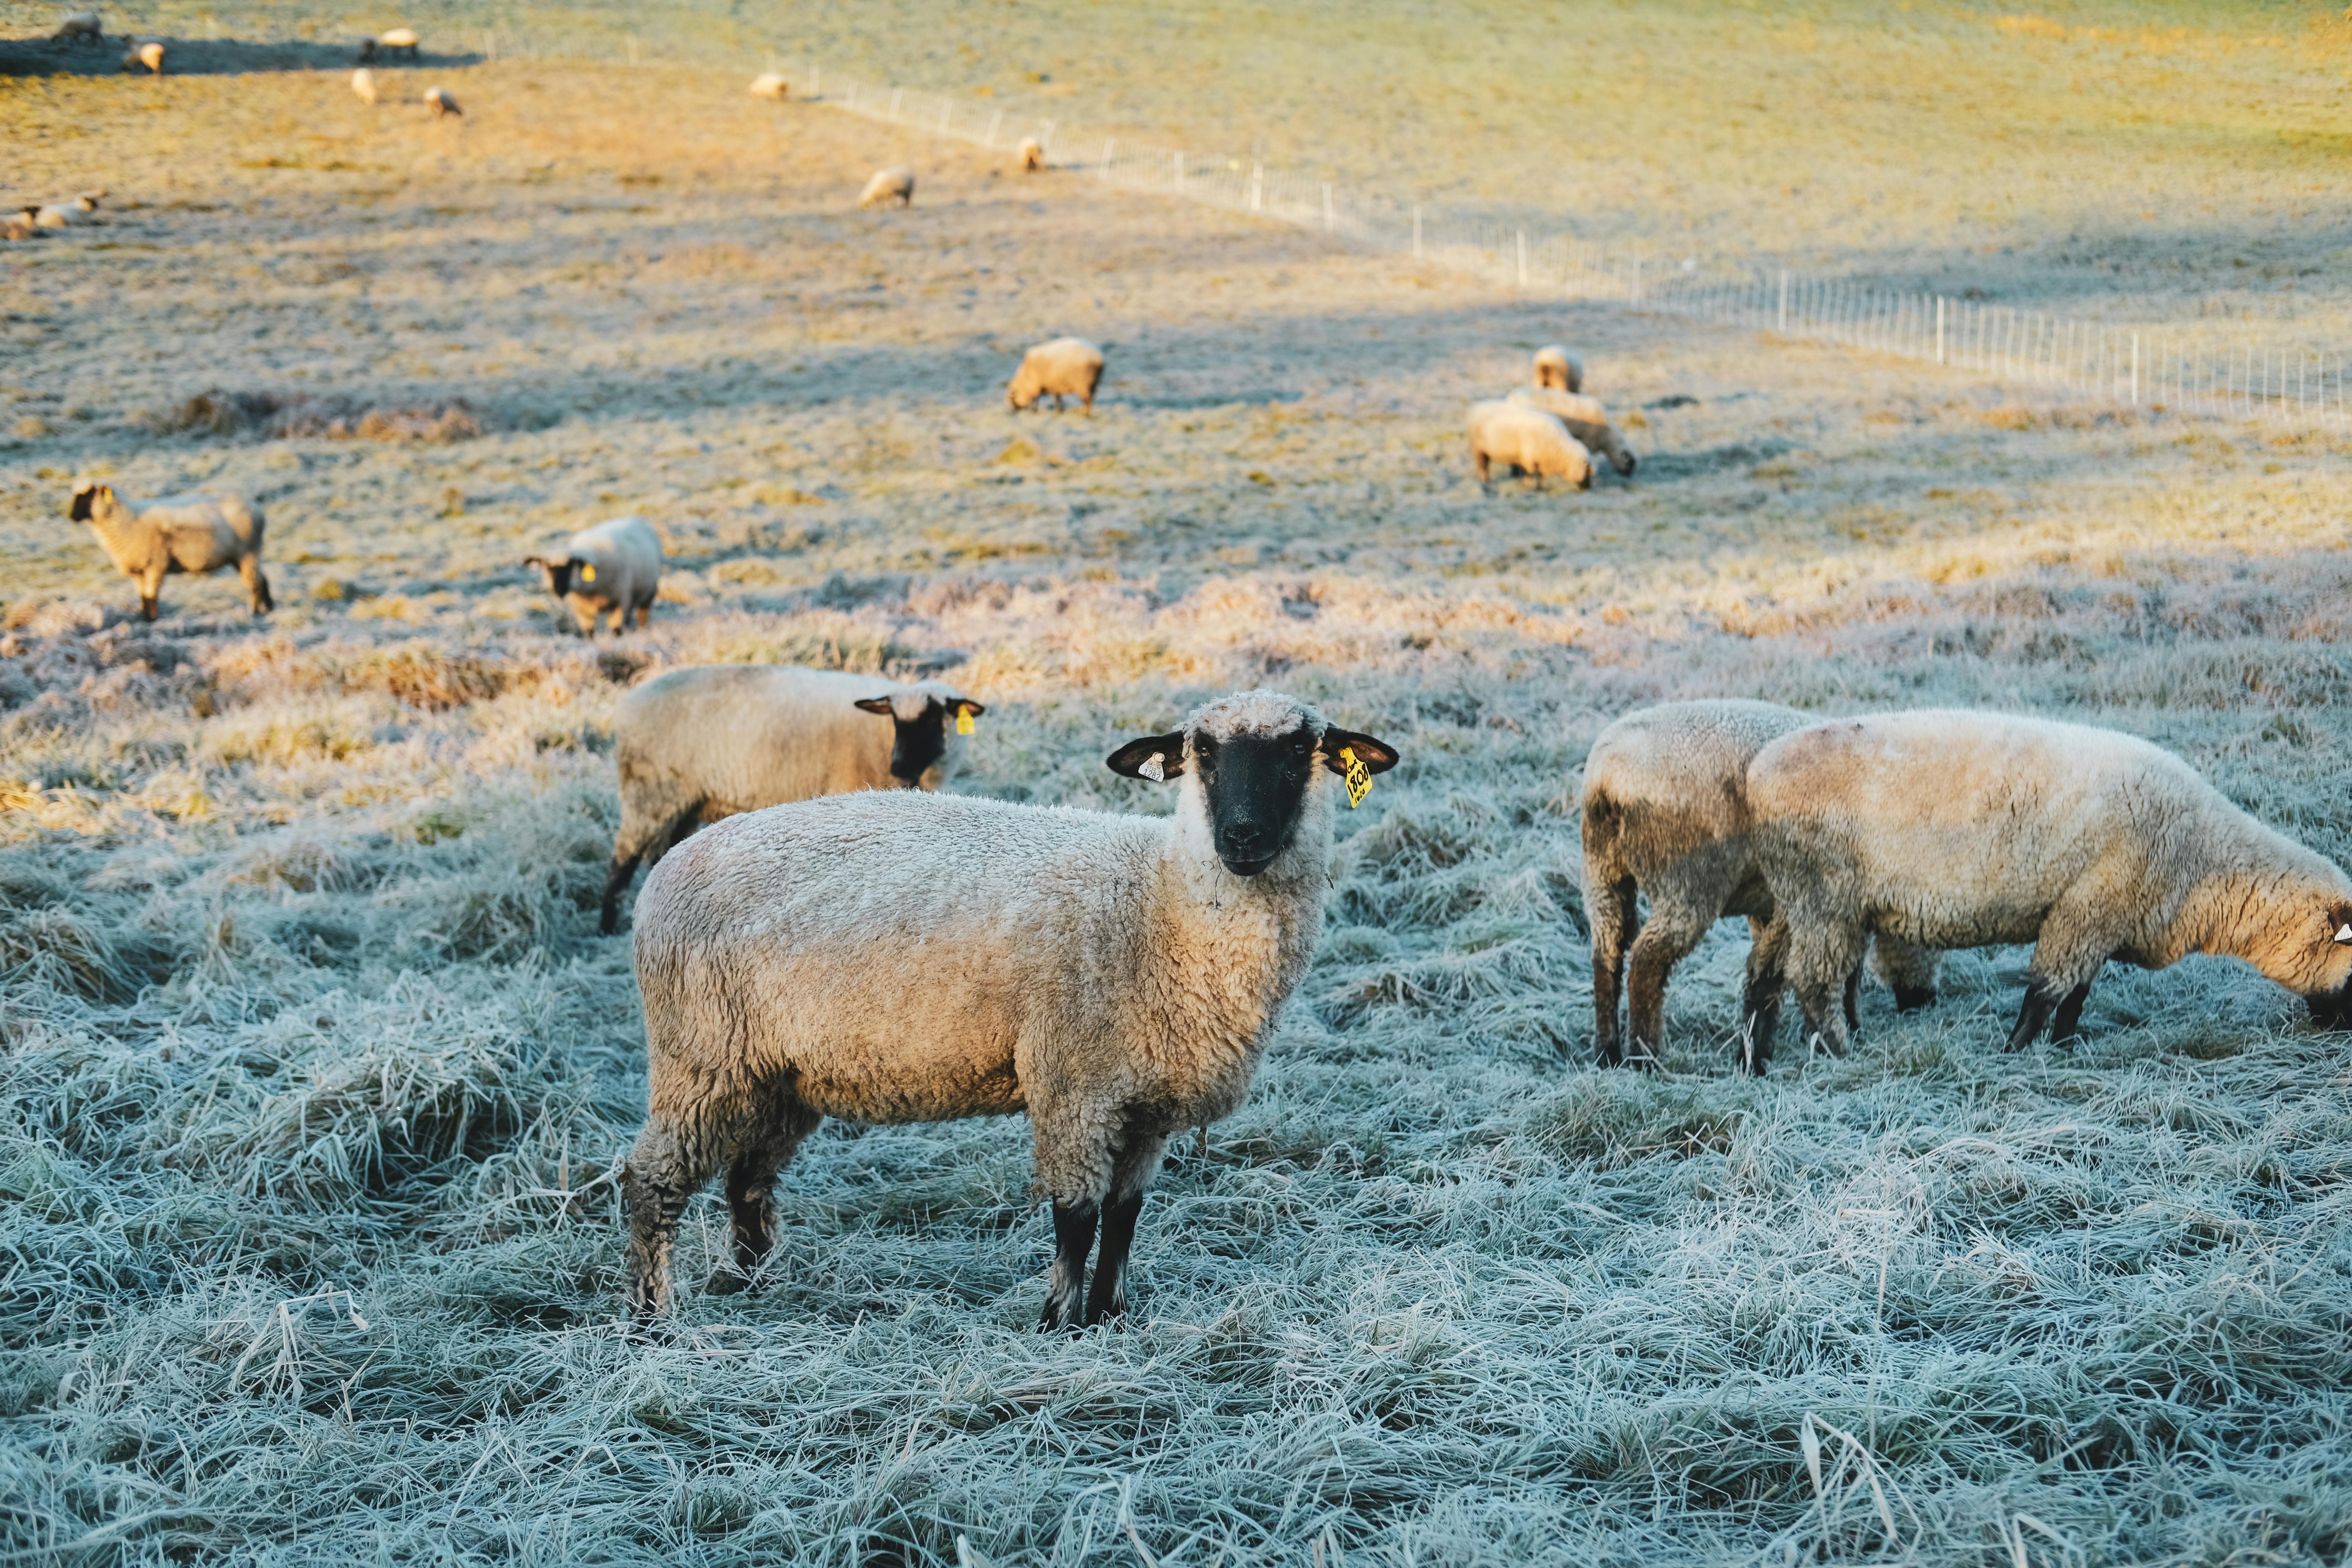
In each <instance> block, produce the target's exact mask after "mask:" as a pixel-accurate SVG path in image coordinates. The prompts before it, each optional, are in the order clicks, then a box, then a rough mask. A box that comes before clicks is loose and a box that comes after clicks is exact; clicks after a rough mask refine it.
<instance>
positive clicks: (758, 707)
mask: <svg viewBox="0 0 2352 1568" xmlns="http://www.w3.org/2000/svg"><path fill="white" fill-rule="evenodd" d="M987 711H988V710H987V709H985V708H983V707H982V706H981V705H980V704H979V703H977V702H975V701H973V700H971V698H969V697H967V696H965V695H964V694H963V693H962V692H961V691H957V690H955V689H952V688H950V687H948V686H944V685H942V684H940V682H939V681H936V680H923V681H917V682H916V683H915V684H913V685H911V686H902V685H899V684H898V683H897V682H896V681H891V680H886V679H883V678H882V677H880V676H877V675H851V674H847V673H845V672H844V671H841V670H835V669H800V668H791V667H787V666H768V665H749V664H730V665H714V666H708V667H704V668H689V669H674V670H671V671H670V672H669V673H667V675H663V676H660V677H657V678H656V679H652V680H648V681H646V683H645V684H644V685H642V686H640V687H637V688H636V689H634V690H632V691H631V692H630V693H629V694H628V695H627V696H626V697H624V698H623V699H621V706H620V711H619V713H618V715H617V716H616V717H615V719H614V726H613V728H614V736H615V739H616V742H617V748H616V749H617V750H618V752H619V756H620V769H621V830H620V832H619V833H618V834H616V835H615V836H614V839H613V866H612V871H611V873H610V874H609V875H608V876H607V877H606V878H605V880H604V921H603V928H604V934H605V935H606V936H610V935H612V934H613V932H614V931H617V930H618V929H619V928H620V909H621V895H622V894H623V893H624V892H626V891H627V890H628V886H629V879H630V878H631V877H633V876H635V874H636V869H637V862H638V861H639V860H641V859H642V860H644V861H645V862H646V866H647V868H648V869H650V868H652V867H655V866H658V865H660V864H661V859H662V857H663V856H664V855H665V854H667V852H668V851H669V849H670V847H672V846H673V845H675V844H677V841H678V840H679V839H681V838H684V837H686V836H687V835H688V834H690V833H692V832H693V831H694V830H695V829H696V828H697V827H699V826H702V825H703V824H705V823H710V822H718V821H719V820H721V819H723V818H725V817H730V816H737V815H738V814H740V813H742V812H746V811H757V810H759V809H760V808H761V806H768V805H782V804H783V803H784V802H786V801H793V800H807V799H810V798H812V797H813V796H816V795H844V794H847V793H848V792H849V791H852V790H861V789H927V790H935V789H938V788H939V787H940V784H943V783H945V782H946V780H947V777H948V775H949V774H950V773H952V772H953V771H954V763H955V758H954V752H956V750H957V745H958V737H959V736H960V735H964V734H969V733H971V721H973V720H974V719H976V718H978V717H979V716H980V715H982V713H985V712H987ZM869 715H870V716H871V717H869ZM877 718H882V719H887V720H889V721H890V722H889V723H888V724H887V725H885V724H880V723H877V722H876V721H875V720H876V719H877Z"/></svg>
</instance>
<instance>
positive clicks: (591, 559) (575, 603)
mask: <svg viewBox="0 0 2352 1568" xmlns="http://www.w3.org/2000/svg"><path fill="white" fill-rule="evenodd" d="M523 564H524V565H526V566H536V567H538V568H539V569H540V570H541V571H542V572H544V573H546V574H547V591H548V592H549V593H551V594H552V595H555V596H556V597H557V598H559V599H561V600H562V601H563V602H564V603H565V604H566V605H570V606H571V607H572V616H573V618H574V619H575V620H577V621H578V622H579V623H580V635H581V636H582V637H594V636H595V635H596V622H597V620H598V618H599V617H600V616H602V615H603V614H604V612H605V611H607V610H610V611H611V612H612V614H613V635H614V637H619V636H620V635H621V630H622V627H623V626H625V624H626V623H627V621H628V618H629V612H630V611H631V610H635V611H636V613H637V629H638V630H640V631H642V630H644V629H645V626H646V622H647V621H648V620H650V619H651V618H652V617H653V606H654V595H655V594H656V592H657V591H659V589H660V587H661V569H662V547H661V535H659V534H657V533H656V532H655V531H654V530H653V525H652V524H651V523H649V522H647V521H646V520H645V519H644V518H641V517H616V518H614V519H613V520H612V521H609V522H600V523H598V524H597V525H596V526H595V527H593V528H583V529H582V530H581V531H579V532H577V533H575V534H573V535H572V542H571V543H569V544H567V545H565V546H564V547H563V553H562V555H558V556H545V555H527V556H525V557H523Z"/></svg>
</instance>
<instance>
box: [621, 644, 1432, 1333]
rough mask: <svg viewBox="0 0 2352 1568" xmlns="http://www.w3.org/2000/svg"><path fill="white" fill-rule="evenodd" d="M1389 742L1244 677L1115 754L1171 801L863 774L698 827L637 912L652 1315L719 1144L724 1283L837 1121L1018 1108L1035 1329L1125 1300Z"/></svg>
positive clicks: (1295, 966)
mask: <svg viewBox="0 0 2352 1568" xmlns="http://www.w3.org/2000/svg"><path fill="white" fill-rule="evenodd" d="M1349 758H1351V759H1352V763H1350V762H1349V761H1348V760H1346V759H1349ZM1395 763H1396V752H1394V751H1392V750H1391V748H1390V747H1388V746H1387V745H1385V744H1384V743H1382V742H1379V741H1376V740H1374V739H1372V738H1371V737H1370V736H1369V735H1360V734H1354V733H1351V732H1349V731H1345V730H1340V729H1337V728H1335V727H1333V726H1332V725H1331V724H1330V723H1329V722H1328V721H1326V720H1325V719H1324V718H1323V716H1322V715H1321V714H1320V713H1318V712H1317V711H1316V710H1314V709H1313V708H1311V707H1309V706H1307V704H1306V703H1303V702H1300V701H1298V700H1296V699H1294V698H1289V697H1285V696H1282V695H1280V694H1278V693H1276V692H1271V691H1252V692H1244V693H1242V694H1240V695H1238V696H1234V697H1226V698H1223V699H1221V700H1217V701H1214V702H1211V703H1208V704H1205V705H1204V706H1202V707H1201V708H1199V709H1196V710H1194V711H1193V712H1192V715H1191V717H1190V718H1188V719H1187V720H1186V721H1184V724H1183V726H1182V728H1181V729H1179V730H1176V731H1172V732H1171V733H1168V734H1164V735H1153V736H1149V737H1147V738H1145V739H1143V740H1139V741H1134V742H1129V743H1128V744H1127V745H1124V746H1121V747H1120V748H1119V749H1118V751H1116V752H1112V753H1111V755H1110V757H1109V758H1108V764H1109V766H1110V768H1111V769H1112V771H1114V772H1116V773H1122V774H1125V775H1126V776H1128V777H1130V778H1147V779H1150V780H1152V781H1154V782H1155V783H1157V782H1165V781H1173V782H1174V783H1175V784H1176V788H1177V797H1176V810H1175V814H1174V815H1173V816H1164V817H1151V816H1112V815H1108V814H1105V813H1097V812H1088V811H1073V810H1070V809H1067V808H1065V807H1047V806H1033V805H1013V804H1010V803H1008V802H1004V801H995V800H981V799H973V798H968V797H964V796H957V795H919V794H912V793H908V792H902V791H894V792H888V793H870V792H869V793H866V794H860V795H832V796H828V797H826V798H824V799H822V800H812V801H803V802H800V803H799V804H797V805H779V806H774V807H772V808H770V809H769V810H766V811H761V812H754V813H751V815H749V816H738V817H734V818H732V819H730V820H729V821H726V822H722V823H720V824H719V825H718V826H715V827H713V828H711V829H709V831H708V832H705V833H702V834H699V835H698V836H697V837H694V838H693V839H692V840H690V841H689V842H688V843H687V844H684V845H682V846H680V847H679V848H678V849H677V851H676V852H675V853H673V854H672V855H670V856H669V858H667V859H666V860H664V861H663V862H662V864H661V866H660V868H658V869H656V871H655V872H654V873H653V875H652V876H651V877H649V878H647V879H646V889H645V893H644V896H643V898H642V899H641V900H639V903H638V906H637V936H636V961H637V983H638V984H639V986H640V988H641V989H642V990H643V992H644V994H645V1010H646V1052H647V1057H646V1059H647V1067H648V1080H649V1081H648V1090H649V1092H648V1096H647V1098H648V1112H647V1116H646V1127H645V1131H643V1132H642V1133H640V1134H639V1135H638V1138H637V1142H636V1146H635V1149H634V1150H632V1151H631V1152H630V1154H629V1159H628V1163H627V1165H626V1167H625V1173H624V1177H623V1183H624V1189H625V1197H626V1203H627V1207H628V1212H629V1248H628V1270H629V1279H630V1299H631V1304H632V1306H633V1308H634V1310H635V1312H636V1314H637V1315H638V1316H639V1317H641V1318H642V1317H647V1316H650V1315H652V1314H654V1313H656V1312H659V1311H662V1310H666V1309H667V1306H668V1305H669V1300H670V1279H669V1276H670V1256H671V1248H672V1243H673V1241H674V1239H675V1237H676V1236H677V1223H678V1215H679V1214H680V1212H681V1211H682V1210H683V1209H684V1208H685V1206H686V1202H687V1199H688V1197H689V1196H691V1195H692V1194H693V1193H694V1192H695V1191H696V1189H698V1188H699V1187H700V1186H701V1185H702V1184H703V1183H704V1182H706V1181H708V1180H709V1177H710V1175H711V1173H713V1172H715V1171H717V1170H718V1169H719V1168H720V1167H721V1166H724V1167H726V1170H727V1200H728V1205H729V1208H730V1210H731V1212H732V1217H733V1222H734V1226H733V1227H734V1259H733V1265H734V1266H733V1268H732V1269H730V1270H728V1271H725V1272H723V1273H721V1274H720V1275H719V1276H718V1277H717V1278H715V1279H713V1281H712V1285H711V1288H712V1289H714V1290H722V1291H723V1290H731V1289H741V1288H742V1286H743V1285H744V1283H745V1282H746V1281H747V1280H748V1279H749V1278H750V1277H751V1274H752V1273H753V1272H754V1271H755V1270H756V1269H757V1268H759V1266H760V1263H761V1258H764V1257H765V1256H766V1254H767V1252H768V1249H769V1246H770V1242H771V1235H772V1233H771V1215H770V1206H769V1194H770V1190H771V1188H772V1185H773V1184H774V1182H775V1178H776V1173H777V1172H779V1171H780V1170H782V1168H783V1167H784V1165H785V1164H786V1163H789V1162H790V1161H791V1159H792V1156H793V1151H794V1150H795V1149H797V1148H798V1147H799V1145H800V1143H801V1141H802V1140H803V1139H804V1138H806V1137H807V1136H808V1134H809V1133H810V1132H811V1131H813V1130H814V1128H815V1127H816V1125H817V1123H818V1121H821V1120H822V1119H823V1118H824V1117H826V1116H840V1117H845V1118H848V1119H851V1120H854V1121H868V1122H906V1121H945V1120H948V1119H950V1118H956V1117H965V1116H987V1115H1009V1114H1011V1113H1013V1112H1014V1111H1020V1110H1026V1111H1027V1112H1028V1114H1029V1120H1030V1123H1031V1128H1032V1131H1033V1134H1034V1148H1035V1155H1036V1175H1035V1190H1036V1191H1037V1192H1038V1193H1040V1194H1042V1195H1044V1196H1046V1197H1049V1198H1050V1199H1051V1200H1052V1201H1053V1205H1054V1240H1055V1258H1054V1269H1053V1275H1052V1279H1051V1282H1050V1283H1049V1285H1048V1286H1047V1289H1046V1296H1045V1312H1044V1314H1043V1318H1042V1320H1041V1324H1040V1326H1041V1327H1042V1328H1044V1329H1045V1330H1048V1331H1051V1330H1055V1329H1061V1328H1073V1327H1076V1326H1078V1325H1079V1324H1081V1323H1098V1322H1102V1321H1106V1320H1108V1319H1110V1318H1115V1317H1118V1316H1119V1315H1120V1314H1122V1313H1123V1312H1124V1311H1125V1310H1126V1307H1127V1259H1128V1252H1129V1247H1130V1246H1131V1245H1132V1244H1133V1241H1134V1238H1135V1226H1136V1218H1137V1215H1139V1212H1140V1211H1141V1209H1142V1206H1143V1194H1144V1191H1145V1189H1146V1188H1147V1187H1149V1186H1150V1184H1151V1181H1152V1178H1153V1177H1154V1176H1155V1175H1157V1174H1158V1173H1159V1170H1160V1151H1161V1150H1162V1149H1164V1148H1165V1147H1166V1146H1167V1142H1168V1140H1169V1139H1170V1137H1171V1136H1172V1135H1173V1134H1174V1133H1176V1132H1177V1131H1180V1130H1181V1129H1183V1128H1187V1127H1194V1126H1201V1125H1204V1124H1206V1123H1207V1122H1209V1121H1214V1120H1216V1119H1218V1118H1220V1117H1223V1116H1225V1115H1227V1114H1229V1113H1230V1112H1232V1111H1233V1110H1234V1109H1235V1108H1236V1107H1238V1106H1239V1105H1240V1104H1241V1103H1242V1101H1243V1099H1244V1097H1245V1096H1246V1095H1247V1093H1248V1091H1249V1085H1250V1079H1251V1077H1252V1075H1253V1074H1255V1071H1256V1069H1257V1064H1258V1060H1259V1058H1261V1057H1262V1056H1263V1055H1264V1053H1265V1045H1266V1041H1267V1039H1268V1038H1269V1037H1271V1036H1272V1034H1273V1033H1274V1026H1275V1023H1276V1017H1277V1016H1278V1015H1279V1013H1280V1011H1281V1008H1282V1005H1283V1003H1284V1001H1285V1000H1286V998H1287V997H1288V996H1289V994H1290V992H1291V990H1292V988H1293V987H1295V986H1296V985H1297V984H1298V981H1299V979H1300V977H1301V976H1302V975H1304V974H1305V973H1306V971H1307V963H1308V961H1309V959H1310V958H1312V956H1313V954H1314V951H1315V942H1316V937H1317V935H1318V932H1319V931H1320V930H1321V926H1322V920H1323V893H1324V889H1325V887H1326V886H1327V884H1328V881H1329V879H1330V864H1329V862H1330V853H1331V821H1332V813H1333V809H1334V802H1333V799H1332V796H1333V794H1334V792H1335V791H1338V790H1339V788H1340V787H1341V785H1340V783H1339V775H1341V774H1344V773H1353V774H1354V776H1355V777H1356V778H1357V779H1358V780H1360V782H1361V784H1363V785H1364V786H1365V787H1369V785H1370V778H1369V774H1370V773H1381V772H1385V771H1386V770H1387V769H1389V768H1390V767H1391V766H1393V765H1394V764H1395ZM1351 787H1352V786H1351ZM1098 1222H1099V1224H1100V1227H1101V1232H1102V1250H1101V1254H1100V1256H1099V1257H1098V1258H1097V1260H1096V1264H1095V1270H1094V1286H1093V1289H1092V1291H1091V1292H1090V1293H1089V1292H1088V1291H1087V1289H1086V1285H1087V1253H1088V1251H1089V1250H1091V1249H1092V1247H1093V1246H1094V1242H1095V1234H1096V1228H1097V1223H1098Z"/></svg>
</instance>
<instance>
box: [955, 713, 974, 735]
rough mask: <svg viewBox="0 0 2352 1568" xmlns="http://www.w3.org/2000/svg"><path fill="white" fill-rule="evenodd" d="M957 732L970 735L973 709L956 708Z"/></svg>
mask: <svg viewBox="0 0 2352 1568" xmlns="http://www.w3.org/2000/svg"><path fill="white" fill-rule="evenodd" d="M956 733H957V734H959V735H969V734H971V709H969V708H959V709H957V710H956Z"/></svg>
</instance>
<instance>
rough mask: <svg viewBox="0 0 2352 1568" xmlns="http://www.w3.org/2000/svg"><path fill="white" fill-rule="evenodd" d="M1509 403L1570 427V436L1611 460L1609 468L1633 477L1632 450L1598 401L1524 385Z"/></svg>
mask: <svg viewBox="0 0 2352 1568" xmlns="http://www.w3.org/2000/svg"><path fill="white" fill-rule="evenodd" d="M1509 401H1511V402H1513V403H1521V404H1525V405H1527V406H1528V407H1530V408H1540V409H1542V410H1543V411H1544V412H1545V413H1547V414H1549V415H1551V416H1553V417H1555V418H1557V419H1558V420H1559V422H1560V423H1561V424H1563V425H1565V426H1568V433H1569V434H1570V435H1571V436H1573V437H1576V438H1577V439H1578V440H1580V441H1581V442H1583V443H1584V445H1585V447H1586V448H1587V449H1588V450H1591V451H1594V452H1598V453H1600V454H1601V456H1602V457H1604V458H1608V459H1609V466H1610V467H1611V468H1614V469H1616V470H1617V472H1618V474H1619V475H1620V476H1621V477H1623V478H1628V479H1630V478H1632V477H1633V466H1634V462H1635V458H1634V457H1633V449H1632V448H1631V447H1627V446H1626V445H1625V443H1624V441H1623V440H1622V439H1621V438H1620V437H1618V434H1617V429H1616V426H1613V425H1612V424H1610V423H1609V415H1608V412H1607V411H1606V410H1605V409H1603V408H1602V407H1601V400H1600V399H1599V398H1597V397H1587V396H1585V395H1583V394H1581V393H1577V392H1557V391H1554V390H1552V389H1551V388H1549V387H1541V386H1521V387H1515V388H1513V389H1512V391H1511V395H1510V398H1509Z"/></svg>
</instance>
